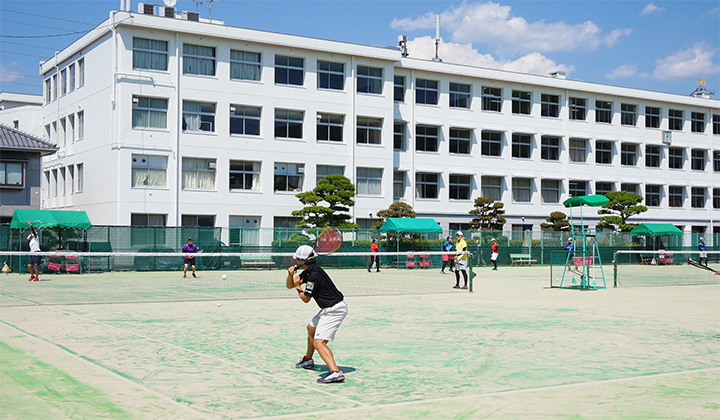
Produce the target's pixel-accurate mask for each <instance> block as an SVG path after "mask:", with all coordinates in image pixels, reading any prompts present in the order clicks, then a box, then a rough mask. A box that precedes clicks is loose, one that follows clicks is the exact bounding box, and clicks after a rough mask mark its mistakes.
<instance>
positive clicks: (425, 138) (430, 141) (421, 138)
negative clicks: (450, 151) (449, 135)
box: [415, 124, 440, 153]
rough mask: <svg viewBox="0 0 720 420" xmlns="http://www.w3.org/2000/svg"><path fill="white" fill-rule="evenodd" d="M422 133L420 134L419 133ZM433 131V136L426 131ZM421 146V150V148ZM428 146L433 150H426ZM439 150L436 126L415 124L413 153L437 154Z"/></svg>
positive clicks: (438, 132)
mask: <svg viewBox="0 0 720 420" xmlns="http://www.w3.org/2000/svg"><path fill="white" fill-rule="evenodd" d="M421 130H422V131H423V133H422V134H421V133H420V131H421ZM432 130H435V133H434V135H433V134H432V133H429V132H428V131H432ZM421 145H422V146H423V148H421ZM428 145H434V148H431V149H430V150H428ZM439 149H440V127H438V126H436V125H427V124H416V125H415V151H416V152H429V153H437V152H438V150H439Z"/></svg>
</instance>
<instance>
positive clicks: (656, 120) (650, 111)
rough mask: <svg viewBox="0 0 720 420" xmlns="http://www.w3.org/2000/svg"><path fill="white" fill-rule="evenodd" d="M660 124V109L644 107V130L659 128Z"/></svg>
mask: <svg viewBox="0 0 720 420" xmlns="http://www.w3.org/2000/svg"><path fill="white" fill-rule="evenodd" d="M661 124H662V108H660V107H656V106H645V128H660V125H661Z"/></svg>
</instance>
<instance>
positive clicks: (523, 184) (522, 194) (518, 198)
mask: <svg viewBox="0 0 720 420" xmlns="http://www.w3.org/2000/svg"><path fill="white" fill-rule="evenodd" d="M512 195H513V201H514V202H516V203H529V202H530V200H531V199H532V179H531V178H513V179H512Z"/></svg>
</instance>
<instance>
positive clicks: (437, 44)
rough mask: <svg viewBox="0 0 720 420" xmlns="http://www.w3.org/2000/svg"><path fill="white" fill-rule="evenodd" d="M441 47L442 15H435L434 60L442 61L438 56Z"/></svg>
mask: <svg viewBox="0 0 720 420" xmlns="http://www.w3.org/2000/svg"><path fill="white" fill-rule="evenodd" d="M439 48H440V15H435V57H433V59H432V61H437V62H439V63H442V59H441V58H440V57H438V50H439Z"/></svg>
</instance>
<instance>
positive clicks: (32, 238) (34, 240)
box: [27, 220, 40, 281]
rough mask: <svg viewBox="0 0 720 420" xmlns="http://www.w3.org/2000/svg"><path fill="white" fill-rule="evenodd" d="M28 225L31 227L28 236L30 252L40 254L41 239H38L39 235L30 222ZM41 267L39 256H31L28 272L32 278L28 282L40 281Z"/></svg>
mask: <svg viewBox="0 0 720 420" xmlns="http://www.w3.org/2000/svg"><path fill="white" fill-rule="evenodd" d="M28 225H30V234H29V235H28V237H27V240H28V246H29V247H30V252H40V239H39V238H38V233H37V231H36V230H35V228H34V227H33V225H32V223H31V222H30V221H29V220H28ZM39 265H40V256H39V255H30V256H29V257H28V271H29V272H30V278H29V279H28V281H38V280H40V271H39V270H38V266H39ZM33 270H34V272H35V274H34V275H33Z"/></svg>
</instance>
